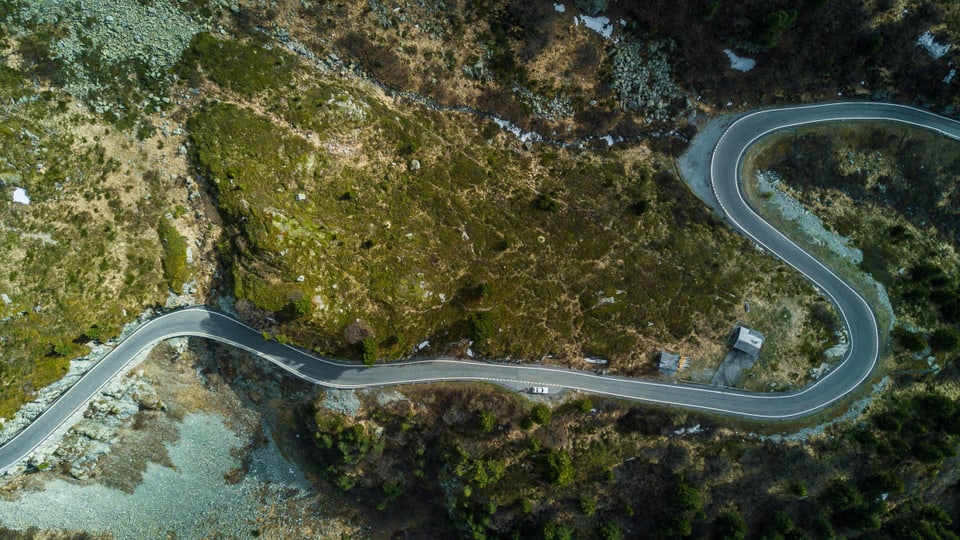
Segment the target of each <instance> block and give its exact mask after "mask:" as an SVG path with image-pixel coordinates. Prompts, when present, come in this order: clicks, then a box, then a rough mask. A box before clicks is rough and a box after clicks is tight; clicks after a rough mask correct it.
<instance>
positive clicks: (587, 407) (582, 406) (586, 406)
mask: <svg viewBox="0 0 960 540" xmlns="http://www.w3.org/2000/svg"><path fill="white" fill-rule="evenodd" d="M576 405H577V409H578V410H579V411H580V412H582V413H583V414H587V413H588V412H590V411H592V410H593V402H592V401H590V398H583V399H578V400H577V402H576Z"/></svg>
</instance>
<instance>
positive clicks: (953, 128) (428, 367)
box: [0, 102, 960, 474]
mask: <svg viewBox="0 0 960 540" xmlns="http://www.w3.org/2000/svg"><path fill="white" fill-rule="evenodd" d="M869 120H884V121H895V122H902V123H906V124H912V125H914V126H919V127H922V128H926V129H931V130H935V131H938V132H940V133H942V134H944V135H947V136H949V137H951V138H954V139H958V140H960V122H957V121H954V120H950V119H948V118H944V117H941V116H937V115H934V114H931V113H928V112H926V111H922V110H919V109H914V108H910V107H904V106H900V105H894V104H885V103H869V102H846V103H829V104H821V105H810V106H802V107H790V108H778V109H768V110H762V111H758V112H754V113H750V114H746V115H743V116H742V117H740V118H739V119H738V120H736V121H735V122H733V123H732V124H731V125H730V126H729V127H728V128H727V129H726V131H725V132H724V134H723V136H722V137H721V138H720V140H719V142H718V143H717V145H716V147H715V148H714V151H713V155H712V158H711V160H710V177H711V181H712V184H713V189H714V194H715V195H716V197H717V199H718V201H719V203H720V206H721V208H722V209H723V213H724V214H725V216H724V217H725V218H726V219H727V220H728V221H729V222H730V223H731V224H732V225H733V226H734V227H735V228H736V229H738V230H739V231H740V232H742V233H743V234H745V235H746V236H748V237H749V238H751V239H752V240H753V241H755V242H756V243H757V244H759V245H761V246H762V247H763V248H765V249H766V250H768V251H770V252H771V253H773V254H775V255H777V256H778V257H780V258H781V259H783V260H784V261H786V262H787V263H788V264H789V265H790V266H792V267H794V268H795V269H796V270H797V271H799V272H801V273H802V274H803V275H805V276H806V277H807V278H808V279H809V280H810V281H811V282H812V283H813V284H814V285H815V286H816V287H817V288H818V289H819V290H820V291H821V292H822V293H823V294H825V295H826V296H827V297H828V298H830V300H831V301H832V302H833V303H834V305H835V306H837V308H838V310H839V312H840V314H841V317H842V319H843V323H844V325H845V326H846V328H847V331H848V336H849V340H850V346H849V348H848V351H847V354H846V356H845V357H844V358H843V360H842V361H841V362H840V364H839V365H838V366H837V367H836V369H834V370H833V371H832V372H830V373H829V374H827V375H826V376H824V377H822V378H821V379H820V380H818V381H817V382H815V383H813V384H811V385H810V386H807V387H805V388H803V389H802V390H798V391H793V392H786V393H776V394H762V393H753V392H744V391H739V390H732V389H723V388H714V387H703V386H694V385H686V384H665V383H662V382H657V381H651V380H644V379H629V378H625V377H615V376H600V375H596V374H594V373H590V372H585V371H577V370H571V369H566V368H557V367H547V366H533V365H516V364H504V363H488V362H476V361H464V360H455V359H443V358H441V359H432V360H420V361H410V362H394V363H390V364H386V365H379V366H375V367H370V368H368V367H362V366H357V365H355V364H346V363H342V362H337V361H332V360H327V359H323V358H318V357H315V356H313V355H310V354H308V353H306V352H303V351H301V350H299V349H296V348H294V347H290V346H286V345H281V344H279V343H277V342H273V341H265V340H264V339H263V338H262V337H261V333H260V332H258V331H257V330H255V329H253V328H251V327H249V326H246V325H245V324H243V323H241V322H239V321H238V320H236V319H234V318H231V317H229V316H227V315H224V314H222V313H219V312H217V311H213V310H211V309H209V308H206V307H203V306H194V307H190V308H186V309H181V310H178V311H174V312H171V313H167V314H165V315H162V316H160V317H157V318H155V319H153V320H151V321H149V322H148V323H146V324H145V325H143V326H141V327H140V328H139V329H137V330H136V331H135V332H133V333H132V334H131V335H130V336H129V337H127V338H126V339H125V340H124V341H123V342H121V343H120V344H118V345H117V346H116V348H115V349H114V350H113V351H111V352H110V354H108V355H107V356H106V357H105V358H103V360H101V361H100V362H99V363H98V364H97V365H96V366H94V367H93V368H92V369H91V370H90V371H89V372H88V373H87V374H86V375H85V376H84V377H83V378H82V379H81V380H80V381H78V382H77V383H76V384H75V385H74V386H73V387H71V388H70V389H69V390H68V391H67V392H66V393H64V394H63V395H62V396H61V397H60V398H59V399H58V400H57V401H56V402H54V404H53V405H51V406H50V407H49V408H48V409H47V410H46V411H45V412H44V413H43V414H41V415H40V416H39V417H38V418H37V419H36V420H34V422H33V423H32V424H30V425H29V426H28V427H27V428H25V429H24V430H23V431H22V432H20V433H19V434H18V435H17V436H16V437H14V438H13V439H11V440H10V441H9V442H7V443H6V444H5V445H4V446H3V447H0V474H3V473H6V472H7V471H10V470H12V469H13V468H15V466H16V465H18V464H19V463H20V462H22V461H23V460H24V459H25V458H26V457H28V456H29V455H30V453H31V452H33V451H34V450H35V449H36V448H37V447H39V446H40V445H41V444H43V443H44V442H45V441H46V440H47V439H49V438H50V437H52V436H55V435H56V434H57V433H61V432H62V431H63V430H64V428H65V427H66V426H67V425H69V422H70V421H71V419H73V418H76V417H77V415H78V413H79V412H80V411H81V410H82V409H83V408H84V407H85V406H86V405H87V403H88V402H89V400H90V399H91V398H92V397H93V396H95V395H96V394H97V393H98V392H99V390H100V389H101V388H103V386H104V385H106V384H107V382H109V381H110V380H111V379H112V378H114V377H116V376H117V375H119V374H121V373H124V372H126V371H127V370H129V369H130V368H131V367H132V366H133V363H134V362H136V361H138V360H137V358H138V357H142V356H143V355H141V354H140V353H141V352H143V351H146V350H149V349H150V348H152V347H153V346H154V345H156V344H157V343H159V342H161V341H164V340H166V339H170V338H174V337H182V336H197V337H203V338H208V339H213V340H216V341H220V342H223V343H227V344H229V345H233V346H235V347H239V348H241V349H246V350H248V351H250V352H252V353H254V354H256V355H258V356H260V357H261V358H264V359H266V360H269V361H270V362H273V363H275V364H277V365H278V366H280V367H282V368H283V369H286V370H287V371H289V372H290V373H292V374H294V375H295V376H297V377H300V378H302V379H305V380H307V381H310V382H312V383H315V384H318V385H322V386H327V387H333V388H365V387H375V386H387V385H396V384H409V383H426V382H434V381H489V382H494V383H499V384H503V385H506V386H510V387H514V388H520V387H525V386H534V385H536V386H549V387H551V388H553V389H554V390H556V389H560V388H569V389H577V390H582V391H585V392H591V393H595V394H603V395H608V396H616V397H621V398H626V399H631V400H636V401H643V402H650V403H659V404H665V405H673V406H678V407H686V408H690V409H698V410H703V411H709V412H715V413H721V414H729V415H735V416H740V417H745V418H752V419H766V420H784V419H791V418H798V417H802V416H805V415H808V414H811V413H814V412H816V411H819V410H821V409H823V408H825V407H827V406H829V405H830V404H832V403H834V402H836V401H838V400H840V399H842V398H843V397H844V396H846V395H847V394H849V393H850V392H851V391H853V390H854V389H856V388H857V387H858V386H860V385H861V384H862V383H863V382H864V381H865V380H866V379H867V378H868V377H869V376H870V374H871V372H872V371H873V369H874V367H875V366H876V363H877V357H878V350H879V341H880V340H879V332H878V329H877V322H876V318H875V317H874V314H873V311H872V310H871V308H870V307H869V306H868V305H867V303H866V302H865V301H864V299H863V298H862V297H861V296H860V295H859V294H858V293H857V292H856V291H854V290H853V289H852V288H851V287H850V286H849V285H847V284H846V283H845V282H844V281H843V280H842V279H840V278H839V277H838V276H837V275H836V274H834V273H833V272H832V271H831V270H830V269H829V268H827V267H826V266H824V265H823V264H821V263H820V262H818V261H817V260H816V259H814V258H813V257H812V256H810V255H809V254H807V253H806V252H805V251H803V250H802V249H801V248H800V247H798V246H797V245H796V244H794V243H793V242H792V241H790V240H789V239H788V238H787V237H786V236H784V235H783V234H781V233H780V232H779V231H778V230H776V229H774V228H773V227H772V226H771V225H770V224H768V223H767V222H766V221H764V220H763V219H762V218H761V217H760V216H758V215H757V214H756V213H755V212H754V211H753V210H751V208H750V207H749V206H748V205H747V204H746V202H745V201H744V198H743V195H742V193H741V191H740V169H741V165H742V160H743V156H744V154H745V152H746V151H747V149H748V148H749V147H750V146H751V145H752V144H753V143H754V142H756V141H757V140H759V139H761V138H763V137H765V136H767V135H769V134H770V133H773V132H775V131H779V130H783V129H789V128H791V127H795V126H799V125H803V124H811V123H816V122H836V121H869Z"/></svg>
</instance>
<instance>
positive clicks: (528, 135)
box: [491, 116, 542, 142]
mask: <svg viewBox="0 0 960 540" xmlns="http://www.w3.org/2000/svg"><path fill="white" fill-rule="evenodd" d="M491 120H493V123H494V124H496V125H498V126H500V127H501V128H502V129H504V130H506V131H509V132H510V133H513V134H514V136H515V137H517V138H518V139H520V142H527V141H539V140H541V139H542V137H540V134H538V133H536V132H534V131H523V130H522V129H520V128H519V127H518V126H516V125H514V124H513V123H512V122H510V121H507V120H504V119H503V118H497V117H496V116H494V117H491Z"/></svg>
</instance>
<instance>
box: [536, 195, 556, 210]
mask: <svg viewBox="0 0 960 540" xmlns="http://www.w3.org/2000/svg"><path fill="white" fill-rule="evenodd" d="M533 207H534V208H535V209H536V210H540V211H542V212H556V211H557V210H558V209H559V208H560V203H558V202H557V200H556V199H554V198H553V197H551V196H550V195H547V194H546V193H541V194H540V195H537V198H535V199H534V200H533Z"/></svg>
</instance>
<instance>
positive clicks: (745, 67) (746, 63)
mask: <svg viewBox="0 0 960 540" xmlns="http://www.w3.org/2000/svg"><path fill="white" fill-rule="evenodd" d="M723 54H726V55H727V58H729V59H730V67H731V68H732V69H735V70H736V71H750V70H751V69H753V67H754V66H756V65H757V61H756V60H754V59H753V58H746V57H744V56H737V55H736V53H734V52H733V51H731V50H730V49H724V50H723Z"/></svg>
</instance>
